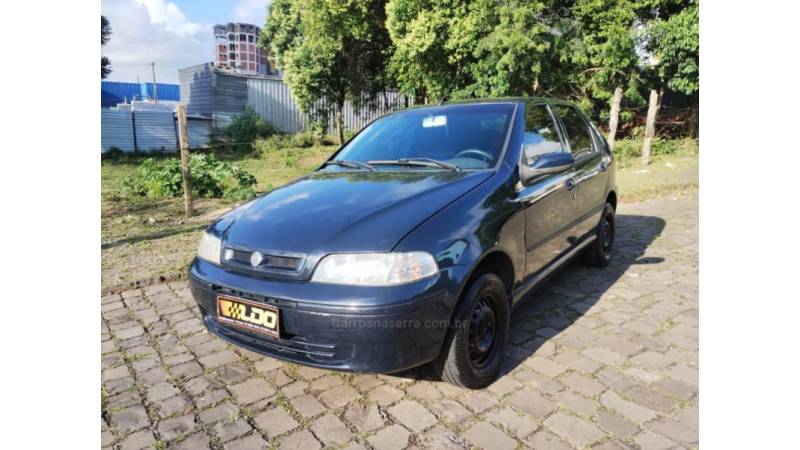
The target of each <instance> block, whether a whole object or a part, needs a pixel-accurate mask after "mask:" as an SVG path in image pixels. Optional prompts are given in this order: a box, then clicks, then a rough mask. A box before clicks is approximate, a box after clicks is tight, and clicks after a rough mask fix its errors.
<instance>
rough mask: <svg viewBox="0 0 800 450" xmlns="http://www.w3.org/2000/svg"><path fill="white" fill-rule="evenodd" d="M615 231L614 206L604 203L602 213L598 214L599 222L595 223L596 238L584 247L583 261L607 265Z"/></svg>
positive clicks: (612, 247)
mask: <svg viewBox="0 0 800 450" xmlns="http://www.w3.org/2000/svg"><path fill="white" fill-rule="evenodd" d="M615 233H616V225H615V222H614V207H613V206H611V203H606V206H605V207H604V208H603V214H602V215H601V216H600V223H598V224H597V229H596V230H595V237H596V239H595V240H594V242H592V243H591V244H590V245H589V247H587V248H586V250H585V253H584V254H583V255H584V261H585V262H586V263H587V264H589V265H590V266H596V267H605V266H607V265H608V264H609V263H610V262H611V254H612V251H613V249H614V235H615Z"/></svg>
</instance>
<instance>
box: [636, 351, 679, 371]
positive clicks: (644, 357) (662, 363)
mask: <svg viewBox="0 0 800 450" xmlns="http://www.w3.org/2000/svg"><path fill="white" fill-rule="evenodd" d="M629 362H630V363H631V364H633V365H636V366H641V367H644V368H646V369H662V368H664V367H667V366H669V365H671V364H673V363H674V362H675V360H673V359H672V358H670V357H668V356H665V355H664V354H662V353H659V352H644V353H640V354H638V355H636V356H634V357H633V358H631V359H630V361H629Z"/></svg>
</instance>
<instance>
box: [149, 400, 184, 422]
mask: <svg viewBox="0 0 800 450" xmlns="http://www.w3.org/2000/svg"><path fill="white" fill-rule="evenodd" d="M190 407H191V405H190V404H189V402H188V401H186V399H185V398H183V397H182V396H180V395H176V396H175V397H170V398H167V399H164V400H159V401H157V402H155V403H154V404H153V408H154V409H155V410H156V412H158V415H159V416H161V417H162V418H164V417H170V416H174V415H175V414H178V413H186V412H188V411H189V409H190Z"/></svg>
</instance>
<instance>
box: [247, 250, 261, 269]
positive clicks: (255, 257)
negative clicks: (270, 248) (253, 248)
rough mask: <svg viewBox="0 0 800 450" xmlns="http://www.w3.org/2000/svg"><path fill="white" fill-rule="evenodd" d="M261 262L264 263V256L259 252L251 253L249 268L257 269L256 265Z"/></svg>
mask: <svg viewBox="0 0 800 450" xmlns="http://www.w3.org/2000/svg"><path fill="white" fill-rule="evenodd" d="M261 261H264V255H262V254H261V252H253V254H252V255H250V265H251V266H253V267H258V265H259V264H261Z"/></svg>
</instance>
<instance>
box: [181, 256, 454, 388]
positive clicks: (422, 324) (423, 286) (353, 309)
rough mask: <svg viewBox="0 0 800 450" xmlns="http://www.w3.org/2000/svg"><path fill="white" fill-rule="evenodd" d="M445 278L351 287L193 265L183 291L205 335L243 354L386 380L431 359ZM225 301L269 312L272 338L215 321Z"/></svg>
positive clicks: (449, 300)
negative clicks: (223, 297) (274, 318)
mask: <svg viewBox="0 0 800 450" xmlns="http://www.w3.org/2000/svg"><path fill="white" fill-rule="evenodd" d="M452 284H453V283H452V282H450V280H449V273H448V272H447V271H442V272H440V273H439V275H437V276H435V277H432V278H430V279H426V280H422V281H419V282H416V283H411V284H408V285H403V286H392V287H357V286H339V285H330V284H320V283H310V282H302V281H290V280H268V279H261V278H255V277H252V276H246V275H242V274H238V273H234V272H230V271H226V270H224V269H222V268H220V267H217V266H215V265H213V264H210V263H208V262H206V261H203V260H199V259H195V260H194V261H193V262H192V265H191V266H190V268H189V285H190V287H191V290H192V295H193V296H194V299H195V301H196V302H197V304H198V306H199V307H200V311H201V314H202V316H203V321H204V323H205V325H206V327H207V328H208V329H209V331H211V332H212V333H214V334H216V335H217V336H219V337H221V338H223V339H225V340H227V341H230V342H232V343H234V344H236V345H239V346H241V347H244V348H247V349H249V350H252V351H255V352H258V353H262V354H266V355H269V356H273V357H275V358H279V359H283V360H287V361H292V362H295V363H299V364H304V365H309V366H315V367H322V368H326V369H336V370H345V371H356V372H374V373H391V372H398V371H402V370H405V369H409V368H411V367H416V366H418V365H421V364H424V363H426V362H429V361H431V360H433V359H434V358H436V356H437V355H438V354H439V351H440V350H441V347H442V342H443V340H444V336H445V333H446V331H447V324H448V322H449V318H450V314H451V312H452V309H453V306H454V304H455V300H454V299H455V298H456V297H457V294H454V293H453V292H452V288H451V287H452ZM218 294H228V295H232V296H237V297H241V298H244V299H248V300H251V301H255V302H260V303H265V304H269V305H273V306H275V307H277V308H278V309H279V311H280V338H272V337H267V336H263V335H260V334H255V333H251V332H249V331H246V330H243V329H240V328H234V327H229V326H227V325H223V324H221V323H219V322H218V321H217V318H216V298H217V295H218Z"/></svg>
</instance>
